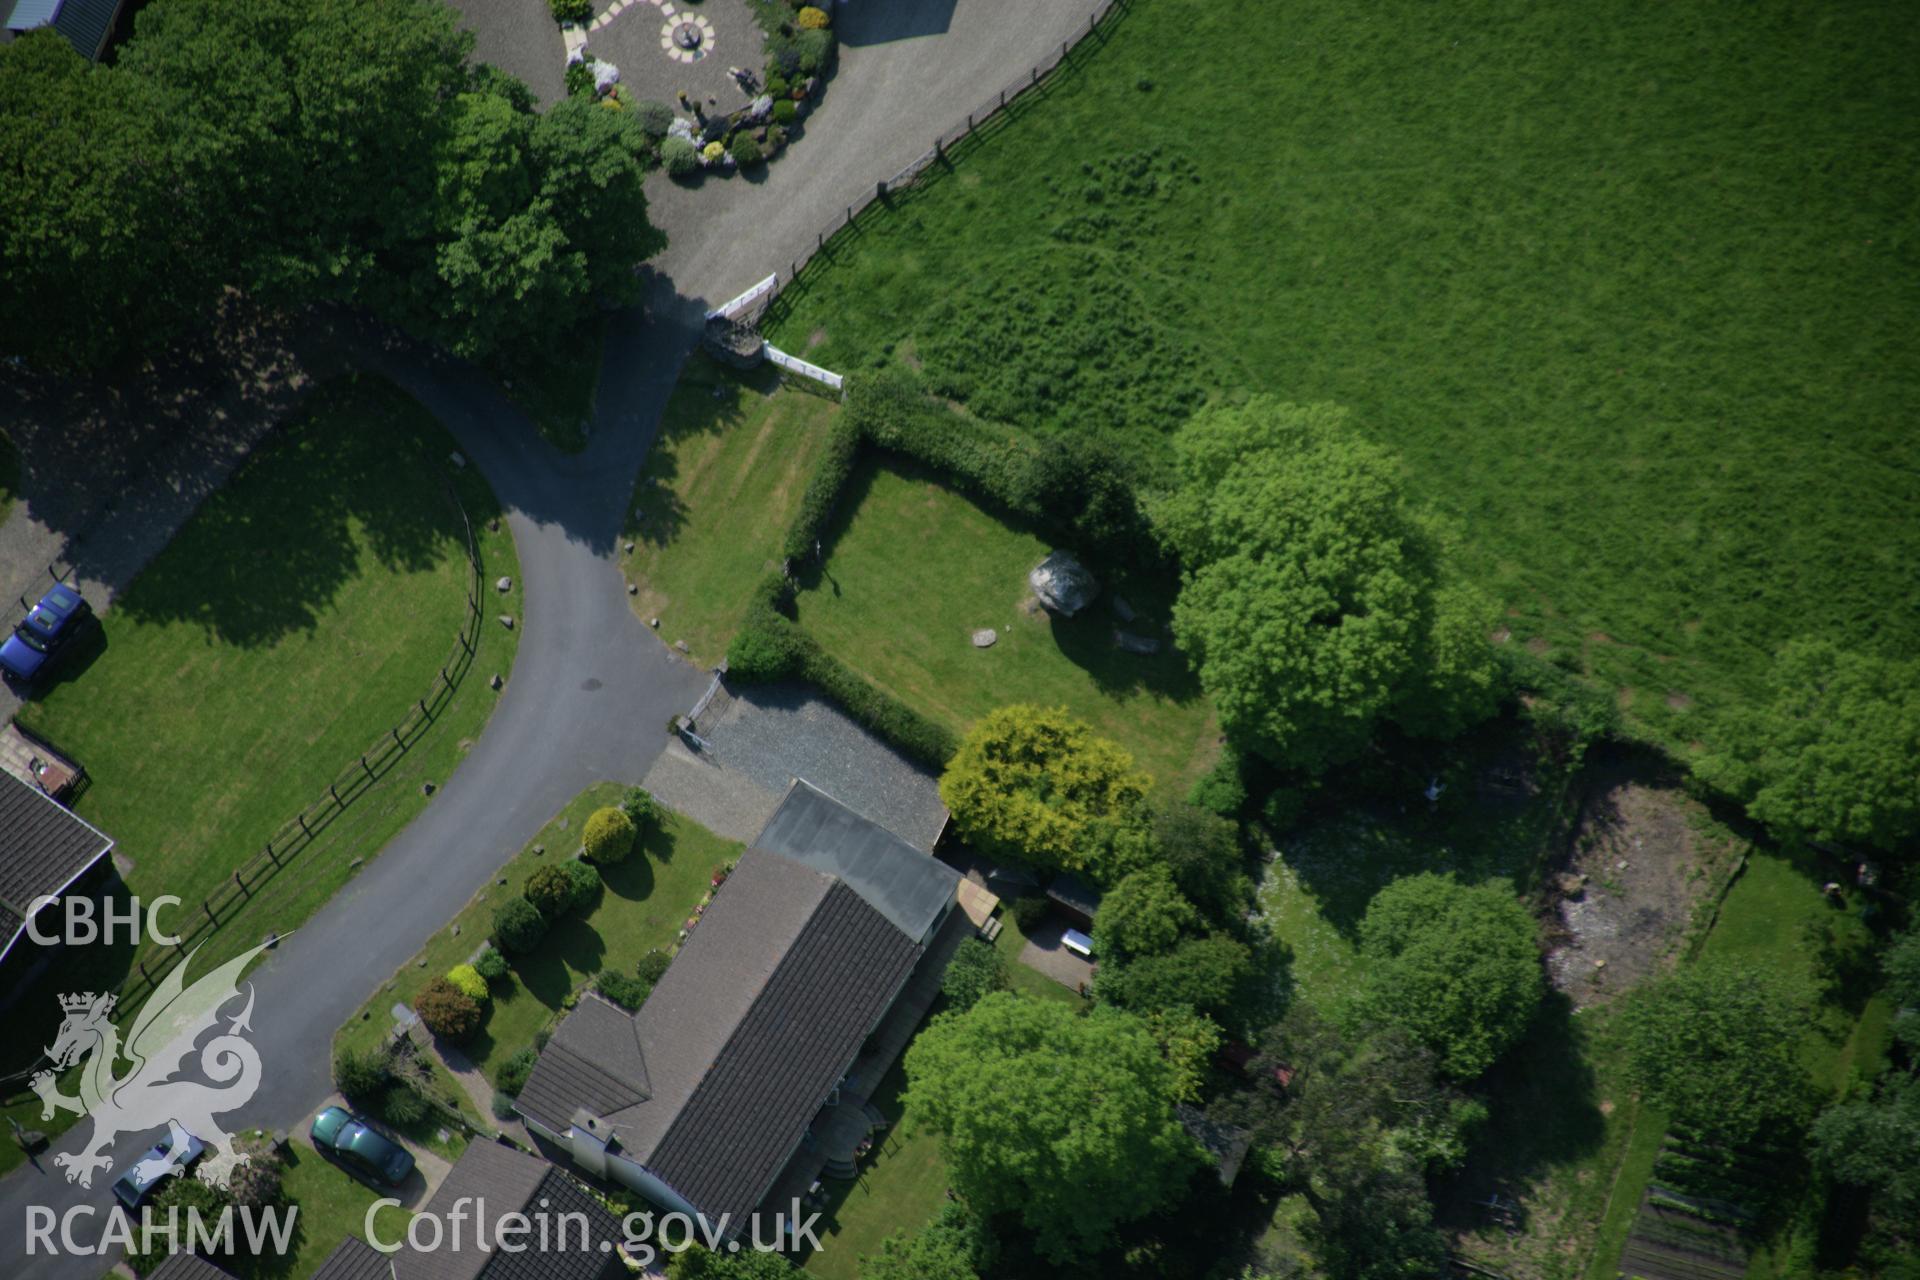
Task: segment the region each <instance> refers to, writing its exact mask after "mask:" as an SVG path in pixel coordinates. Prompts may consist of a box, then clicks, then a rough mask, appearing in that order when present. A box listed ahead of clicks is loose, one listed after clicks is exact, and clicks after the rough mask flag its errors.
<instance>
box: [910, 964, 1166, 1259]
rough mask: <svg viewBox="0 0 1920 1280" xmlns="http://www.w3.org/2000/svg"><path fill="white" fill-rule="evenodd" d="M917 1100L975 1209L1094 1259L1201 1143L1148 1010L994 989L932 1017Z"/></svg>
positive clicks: (918, 1049)
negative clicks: (1180, 1103) (1185, 1121)
mask: <svg viewBox="0 0 1920 1280" xmlns="http://www.w3.org/2000/svg"><path fill="white" fill-rule="evenodd" d="M906 1073H907V1101H906V1105H907V1107H908V1108H909V1109H910V1110H912V1111H913V1112H914V1113H916V1114H917V1115H918V1116H919V1117H920V1118H921V1123H923V1124H924V1125H925V1126H926V1127H927V1128H928V1129H930V1130H932V1131H933V1132H934V1133H936V1134H938V1135H939V1137H940V1148H941V1152H942V1154H943V1156H944V1158H945V1159H946V1162H947V1167H948V1170H949V1173H950V1176H951V1177H952V1179H953V1184H954V1187H955V1188H956V1189H957V1190H958V1191H959V1192H960V1194H961V1195H962V1196H963V1197H964V1198H965V1200H966V1202H967V1203H968V1204H969V1205H970V1206H971V1207H972V1208H973V1210H974V1211H975V1212H976V1213H979V1214H981V1215H983V1216H988V1217H990V1216H992V1215H994V1214H999V1213H1007V1214H1017V1215H1019V1217H1020V1218H1021V1220H1022V1221H1023V1222H1025V1223H1026V1225H1027V1227H1028V1228H1029V1229H1030V1230H1032V1231H1033V1233H1034V1244H1035V1247H1036V1248H1037V1249H1038V1250H1039V1252H1040V1253H1041V1254H1042V1255H1044V1256H1046V1257H1048V1258H1050V1259H1053V1260H1055V1261H1064V1260H1065V1259H1068V1258H1072V1257H1084V1256H1086V1255H1087V1254H1089V1253H1091V1252H1094V1251H1096V1250H1098V1249H1099V1248H1101V1247H1102V1246H1103V1245H1105V1244H1106V1243H1107V1242H1108V1241H1109V1240H1110V1239H1111V1238H1112V1235H1113V1232H1114V1229H1115V1228H1116V1227H1117V1226H1119V1225H1120V1224H1121V1223H1124V1222H1129V1221H1132V1220H1134V1219H1136V1218H1139V1217H1142V1216H1144V1215H1146V1214H1148V1213H1151V1212H1153V1210H1154V1209H1156V1208H1158V1207H1159V1206H1160V1205H1161V1204H1163V1203H1164V1202H1165V1201H1166V1199H1167V1198H1168V1197H1169V1196H1171V1195H1172V1194H1174V1193H1175V1192H1176V1191H1178V1190H1179V1188H1180V1187H1181V1186H1182V1185H1183V1184H1184V1182H1185V1180H1186V1177H1187V1175H1188V1174H1189V1173H1190V1172H1191V1171H1192V1169H1193V1168H1194V1160H1195V1150H1194V1145H1193V1142H1192V1140H1191V1139H1189V1138H1188V1137H1187V1136H1186V1134H1185V1133H1184V1132H1183V1131H1182V1130H1181V1128H1180V1125H1179V1122H1178V1121H1177V1120H1175V1118H1174V1115H1173V1100H1174V1092H1175V1088H1176V1082H1175V1080H1174V1076H1173V1072H1172V1070H1171V1069H1170V1068H1169V1067H1168V1065H1167V1063H1166V1061H1165V1059H1164V1058H1163V1057H1162V1055H1161V1052H1160V1047H1159V1045H1157V1044H1156V1043H1155V1042H1154V1039H1153V1036H1152V1034H1151V1033H1150V1032H1149V1031H1148V1030H1147V1028H1146V1027H1145V1026H1144V1025H1143V1024H1142V1023H1141V1022H1140V1020H1139V1019H1137V1018H1133V1017H1130V1016H1128V1015H1126V1014H1124V1013H1120V1012H1118V1011H1116V1010H1112V1009H1095V1010H1094V1011H1093V1012H1092V1013H1090V1014H1088V1015H1086V1016H1084V1017H1083V1016H1080V1015H1078V1014H1076V1013H1074V1012H1073V1011H1072V1010H1070V1009H1067V1008H1065V1007H1064V1006H1062V1005H1060V1004H1057V1003H1055V1002H1053V1001H1044V1002H1043V1001H1039V1000H1034V999H1032V998H1030V997H1026V996H1020V995H1016V994H1013V993H1011V992H996V993H995V994H993V995H989V996H987V997H985V998H984V999H982V1000H981V1001H980V1002H979V1003H978V1004H976V1005H974V1006H973V1008H971V1009H969V1010H968V1011H967V1012H965V1013H949V1014H943V1015H941V1016H939V1017H937V1018H935V1019H934V1020H933V1021H932V1022H930V1023H928V1024H927V1027H926V1029H925V1030H923V1031H922V1032H921V1033H920V1035H919V1037H918V1038H917V1039H916V1040H915V1041H914V1043H913V1046H912V1047H911V1048H910V1049H909V1050H908V1051H907V1059H906Z"/></svg>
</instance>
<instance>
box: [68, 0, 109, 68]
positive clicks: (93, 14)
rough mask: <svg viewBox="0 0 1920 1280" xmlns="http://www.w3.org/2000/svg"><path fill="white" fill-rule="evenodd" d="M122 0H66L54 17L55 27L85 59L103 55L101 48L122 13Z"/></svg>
mask: <svg viewBox="0 0 1920 1280" xmlns="http://www.w3.org/2000/svg"><path fill="white" fill-rule="evenodd" d="M120 5H121V0H64V3H62V4H61V6H60V12H59V13H58V14H57V15H56V16H55V17H54V19H53V29H54V30H55V31H58V32H59V33H60V34H61V35H63V36H65V37H66V38H67V40H68V41H69V42H70V43H71V44H72V45H73V47H74V48H75V49H77V50H78V51H79V53H80V56H81V57H83V58H88V59H93V58H98V57H99V56H100V49H101V47H102V46H103V45H105V44H106V42H107V35H108V33H109V32H111V31H112V30H113V20H114V19H115V18H117V17H118V16H119V15H120Z"/></svg>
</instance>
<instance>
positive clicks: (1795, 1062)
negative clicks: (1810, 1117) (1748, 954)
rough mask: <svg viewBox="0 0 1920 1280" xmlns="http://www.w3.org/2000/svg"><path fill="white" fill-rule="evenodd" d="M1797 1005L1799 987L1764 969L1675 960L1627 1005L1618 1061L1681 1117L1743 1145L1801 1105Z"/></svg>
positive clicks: (1801, 1002) (1802, 1020)
mask: <svg viewBox="0 0 1920 1280" xmlns="http://www.w3.org/2000/svg"><path fill="white" fill-rule="evenodd" d="M1807 1006H1808V1001H1807V997H1806V993H1805V992H1804V991H1802V990H1801V989H1800V988H1799V987H1797V986H1796V985H1794V984H1792V983H1790V982H1789V981H1788V980H1787V979H1785V978H1783V977H1782V976H1781V975H1780V974H1779V973H1778V972H1776V971H1774V970H1772V969H1763V968H1756V967H1754V966H1750V965H1744V964H1738V963H1735V962H1732V961H1728V960H1705V961H1702V962H1700V963H1698V964H1691V965H1686V966H1683V967H1682V968H1680V969H1677V970H1675V971H1674V972H1673V973H1670V974H1668V975H1667V976H1666V977H1665V978H1662V979H1661V980H1660V981H1659V982H1657V983H1655V984H1654V985H1652V986H1650V987H1648V988H1646V989H1644V990H1643V991H1641V992H1640V993H1638V995H1637V996H1636V997H1635V998H1634V999H1633V1000H1632V1001H1631V1002H1630V1003H1629V1004H1628V1005H1627V1008H1626V1018H1625V1025H1626V1030H1627V1056H1628V1068H1629V1069H1630V1070H1631V1071H1632V1073H1633V1076H1634V1078H1635V1079H1636V1080H1637V1081H1638V1082H1639V1084H1640V1088H1641V1091H1642V1092H1643V1093H1644V1094H1645V1095H1646V1096H1647V1098H1648V1099H1649V1100H1650V1101H1652V1102H1653V1103H1654V1104H1655V1105H1656V1106H1659V1107H1662V1108H1664V1109H1665V1110H1666V1111H1667V1112H1669V1113H1670V1114H1671V1115H1672V1116H1673V1118H1674V1119H1675V1120H1677V1121H1679V1122H1680V1123H1681V1124H1684V1125H1690V1126H1693V1127H1696V1128H1699V1129H1704V1130H1707V1131H1709V1132H1711V1133H1713V1134H1715V1135H1717V1136H1718V1137H1720V1138H1721V1139H1722V1140H1724V1141H1726V1142H1729V1143H1739V1142H1743V1141H1745V1140H1747V1139H1748V1138H1751V1137H1752V1136H1753V1135H1754V1134H1756V1133H1758V1132H1759V1131H1760V1130H1761V1129H1762V1128H1763V1127H1764V1126H1766V1125H1767V1124H1769V1123H1770V1122H1774V1121H1779V1120H1782V1119H1791V1118H1794V1117H1795V1116H1796V1114H1797V1113H1799V1112H1800V1111H1801V1110H1802V1109H1803V1107H1804V1105H1805V1100H1806V1097H1807V1090H1808V1087H1809V1086H1808V1080H1807V1073H1806V1069H1805V1068H1804V1067H1802V1066H1801V1065H1800V1041H1801V1036H1802V1034H1803V1033H1804V1031H1805V1030H1806V1017H1807Z"/></svg>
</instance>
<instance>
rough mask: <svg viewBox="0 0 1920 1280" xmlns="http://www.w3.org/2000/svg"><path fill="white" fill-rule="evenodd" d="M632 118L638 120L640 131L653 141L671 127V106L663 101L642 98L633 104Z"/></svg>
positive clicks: (662, 135)
mask: <svg viewBox="0 0 1920 1280" xmlns="http://www.w3.org/2000/svg"><path fill="white" fill-rule="evenodd" d="M633 115H634V119H636V120H637V121H639V123H640V129H641V132H643V133H645V134H646V135H647V136H648V137H649V138H652V139H653V140H654V141H655V142H658V141H660V140H661V139H662V138H664V137H666V136H667V130H668V129H671V128H672V127H673V108H672V107H670V106H668V105H667V104H666V103H664V102H655V101H653V100H652V99H643V100H641V101H639V102H636V103H634V104H633Z"/></svg>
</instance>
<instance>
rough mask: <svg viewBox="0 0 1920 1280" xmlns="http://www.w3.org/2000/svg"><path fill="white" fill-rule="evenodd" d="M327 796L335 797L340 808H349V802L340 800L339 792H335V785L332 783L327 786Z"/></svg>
mask: <svg viewBox="0 0 1920 1280" xmlns="http://www.w3.org/2000/svg"><path fill="white" fill-rule="evenodd" d="M327 794H328V795H330V796H332V797H333V802H334V804H336V805H338V806H339V807H340V808H342V809H344V808H346V807H347V802H346V801H345V800H342V799H341V798H340V793H339V791H337V790H335V788H334V785H333V784H332V783H331V782H329V783H328V784H327Z"/></svg>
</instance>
